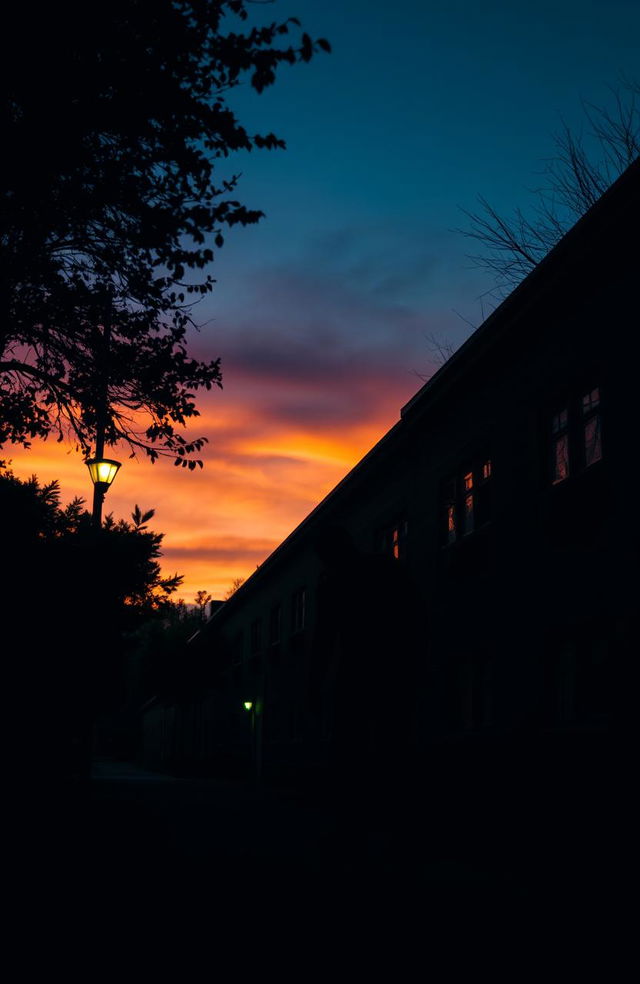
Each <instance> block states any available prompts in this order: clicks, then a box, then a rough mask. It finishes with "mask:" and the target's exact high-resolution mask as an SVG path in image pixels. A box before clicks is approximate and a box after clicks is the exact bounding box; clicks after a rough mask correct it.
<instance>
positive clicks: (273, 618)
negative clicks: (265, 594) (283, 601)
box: [269, 605, 282, 646]
mask: <svg viewBox="0 0 640 984" xmlns="http://www.w3.org/2000/svg"><path fill="white" fill-rule="evenodd" d="M281 635H282V605H274V606H273V608H272V609H271V611H270V613H269V645H270V646H277V644H278V643H279V642H280V637H281Z"/></svg>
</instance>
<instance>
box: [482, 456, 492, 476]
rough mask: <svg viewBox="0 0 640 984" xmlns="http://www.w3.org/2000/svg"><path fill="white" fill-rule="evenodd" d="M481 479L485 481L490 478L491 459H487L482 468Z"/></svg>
mask: <svg viewBox="0 0 640 984" xmlns="http://www.w3.org/2000/svg"><path fill="white" fill-rule="evenodd" d="M482 478H483V479H484V480H485V481H486V480H487V479H488V478H491V459H490V458H488V459H487V461H485V463H484V464H483V466H482Z"/></svg>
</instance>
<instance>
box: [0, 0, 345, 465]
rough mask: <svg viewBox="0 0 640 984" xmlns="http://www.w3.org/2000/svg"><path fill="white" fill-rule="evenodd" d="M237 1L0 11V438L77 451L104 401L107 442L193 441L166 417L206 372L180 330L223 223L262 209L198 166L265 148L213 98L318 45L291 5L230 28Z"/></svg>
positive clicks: (125, 0)
mask: <svg viewBox="0 0 640 984" xmlns="http://www.w3.org/2000/svg"><path fill="white" fill-rule="evenodd" d="M249 9H250V3H249V2H247V0H179V2H175V3H158V2H156V0H111V2H110V3H109V4H103V5H101V6H99V7H97V8H96V7H93V8H91V11H89V8H87V6H86V4H85V3H80V2H79V0H61V2H59V3H56V4H45V5H41V6H39V7H38V9H37V12H35V11H34V9H33V8H32V6H31V5H29V4H22V5H16V6H15V7H12V8H11V10H10V11H9V12H7V14H6V16H5V21H4V24H3V32H2V36H3V42H2V50H1V55H2V65H3V69H4V78H5V86H4V93H5V95H4V99H3V102H2V111H1V113H2V115H1V116H0V133H1V136H2V145H3V173H4V180H3V183H2V187H1V189H0V191H1V194H2V210H1V212H2V219H1V220H0V221H1V224H0V446H2V444H3V443H5V442H10V443H11V442H12V443H17V444H21V445H23V446H25V447H28V446H29V443H30V440H31V439H32V438H34V437H46V436H47V435H48V434H50V433H54V434H56V435H57V436H58V439H60V440H62V439H63V438H64V437H66V436H71V437H73V438H74V439H75V441H76V443H77V446H78V447H79V448H80V449H81V450H82V451H83V452H84V453H85V454H86V453H88V452H89V451H90V449H91V444H92V436H93V434H94V433H95V428H96V422H97V418H98V417H99V416H100V415H101V407H102V406H103V405H104V404H106V407H105V410H106V432H105V439H106V442H107V443H108V444H112V445H113V444H115V443H117V442H118V441H119V440H124V441H126V442H128V444H129V446H130V448H131V450H132V451H135V450H136V449H143V450H144V452H145V453H146V454H147V455H148V456H149V458H150V459H151V460H152V461H153V460H155V459H156V458H157V456H158V455H159V454H166V455H170V456H172V457H174V459H175V461H176V464H182V465H184V466H185V467H190V468H194V467H195V465H196V461H195V460H194V459H193V455H194V454H197V452H198V451H200V450H201V448H202V446H203V444H204V438H196V439H193V440H186V439H185V438H184V437H183V436H182V435H181V434H180V433H179V432H178V430H179V429H180V428H182V427H184V426H185V425H187V424H188V423H189V422H190V421H191V419H192V418H194V417H196V416H197V415H198V411H197V409H196V404H195V393H196V392H197V391H198V390H200V389H202V388H205V389H211V387H213V386H219V385H220V384H221V372H220V363H219V360H217V359H215V360H212V361H208V362H207V361H198V360H197V359H193V358H191V357H190V356H189V355H188V352H187V338H186V333H187V329H188V328H189V327H190V326H193V325H194V324H195V322H194V312H193V307H194V304H195V303H196V301H197V300H198V299H200V298H202V297H203V295H206V294H207V293H208V292H209V291H211V289H212V286H213V282H214V281H213V278H212V275H211V273H210V264H211V262H212V260H213V256H214V247H217V248H219V247H220V246H222V244H223V233H224V230H225V228H227V227H232V226H235V225H247V224H250V223H254V222H257V221H258V220H259V219H260V218H261V216H262V213H261V212H260V211H259V210H257V209H251V208H248V207H247V206H245V205H243V204H242V203H241V202H240V201H238V200H237V198H236V185H237V181H238V174H237V173H236V172H235V171H234V170H233V169H232V168H231V167H230V168H229V169H228V170H226V171H224V172H222V173H218V167H219V164H220V163H221V162H223V161H225V160H228V159H229V157H230V156H231V155H233V154H236V153H237V152H238V151H250V150H252V149H255V148H268V149H273V148H278V147H284V142H283V141H282V140H281V139H280V138H278V137H276V136H275V135H274V134H273V133H262V134H250V133H248V132H247V131H246V130H245V128H244V127H243V126H242V125H241V123H240V122H239V121H238V119H237V118H236V116H235V114H234V113H233V111H232V110H231V109H230V108H229V106H228V105H227V102H226V97H227V94H228V93H229V91H230V90H232V89H233V88H235V87H236V86H238V85H239V84H240V83H241V82H243V81H248V83H249V84H250V85H251V86H252V87H253V88H254V89H256V90H257V91H258V92H261V91H262V90H263V89H264V88H266V87H267V86H269V85H271V84H272V83H273V82H274V81H275V78H276V72H277V70H278V68H279V67H280V66H281V65H282V64H292V63H295V62H300V61H302V62H308V61H309V60H310V59H311V57H312V56H313V54H314V52H316V51H317V50H318V49H325V50H328V45H327V43H326V42H325V41H324V40H318V41H313V40H312V39H311V38H310V37H309V36H308V35H307V34H305V33H302V32H301V30H300V25H299V23H298V22H297V21H296V20H295V19H293V18H290V19H289V20H287V21H283V22H282V23H272V24H270V25H268V26H266V27H260V28H258V27H253V28H250V27H248V26H247V22H248V10H249ZM290 32H294V33H295V35H296V38H297V40H296V43H295V44H293V43H291V42H290V41H289V33H290ZM105 326H108V328H109V335H110V340H109V345H108V346H106V345H104V344H103V340H104V336H105V335H106V334H107V332H106V331H105ZM105 384H106V386H107V392H106V399H105V392H104V388H105Z"/></svg>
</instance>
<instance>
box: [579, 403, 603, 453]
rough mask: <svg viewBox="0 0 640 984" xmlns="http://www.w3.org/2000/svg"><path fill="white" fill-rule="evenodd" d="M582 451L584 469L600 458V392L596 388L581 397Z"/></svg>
mask: <svg viewBox="0 0 640 984" xmlns="http://www.w3.org/2000/svg"><path fill="white" fill-rule="evenodd" d="M582 451H583V456H584V467H585V468H589V467H590V465H595V463H596V461H600V459H601V458H602V437H601V433H600V390H599V388H597V387H596V389H593V390H591V392H589V393H585V394H584V396H583V397H582Z"/></svg>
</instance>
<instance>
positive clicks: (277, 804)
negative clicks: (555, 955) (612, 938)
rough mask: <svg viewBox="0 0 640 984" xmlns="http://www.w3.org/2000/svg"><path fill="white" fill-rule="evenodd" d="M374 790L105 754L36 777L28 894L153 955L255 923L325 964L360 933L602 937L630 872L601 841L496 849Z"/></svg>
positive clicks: (68, 924)
mask: <svg viewBox="0 0 640 984" xmlns="http://www.w3.org/2000/svg"><path fill="white" fill-rule="evenodd" d="M376 795H377V796H378V798H379V802H380V804H382V802H383V800H384V794H383V791H382V790H380V791H379V793H376V791H375V790H374V791H373V795H372V803H371V804H370V807H369V809H368V812H367V814H366V817H364V818H363V816H362V815H359V816H356V817H354V816H353V815H345V814H344V811H342V810H341V808H340V806H339V804H336V803H330V802H328V801H327V802H324V803H323V802H318V801H317V799H316V801H314V798H313V796H311V797H310V796H309V795H304V796H303V795H302V794H301V793H300V792H299V791H296V790H293V789H283V788H281V789H279V790H273V789H257V788H256V787H255V785H253V784H251V783H246V782H240V781H222V780H211V779H207V780H202V779H174V778H171V777H166V776H159V775H156V774H152V773H148V772H144V771H142V770H139V769H137V768H136V767H135V766H132V765H128V764H124V763H118V762H111V761H107V760H101V761H96V762H94V765H93V773H92V779H91V781H90V782H89V783H87V784H85V786H83V787H82V786H78V785H76V786H69V785H64V786H58V787H56V786H55V785H54V786H52V785H49V786H48V787H47V788H46V789H44V788H43V789H42V790H39V791H37V792H36V794H35V796H34V803H33V807H32V809H31V811H30V822H31V826H30V827H28V828H27V829H26V830H24V831H23V832H22V833H23V835H24V834H25V833H26V834H27V837H26V840H27V841H28V843H29V844H30V845H31V847H30V848H29V849H28V850H27V851H25V853H24V856H22V857H20V855H18V856H17V858H16V859H15V860H17V862H18V868H19V888H18V892H17V898H18V899H19V900H20V901H19V906H20V905H21V906H22V907H23V909H22V911H23V912H24V914H25V918H26V920H27V923H28V922H29V921H30V920H31V919H40V920H42V919H44V921H45V923H46V925H47V926H48V927H49V928H52V929H53V930H54V934H55V935H57V937H58V939H60V934H61V933H71V934H72V936H73V935H74V934H75V935H78V936H79V937H80V938H84V937H85V936H86V934H87V933H90V934H91V935H93V934H94V933H95V932H96V931H98V934H100V933H102V934H103V935H104V934H107V936H108V937H109V938H112V937H113V933H114V932H115V933H116V937H117V938H118V939H121V937H122V934H123V933H124V934H130V933H133V934H134V935H135V936H136V938H137V941H138V944H139V943H140V940H143V941H145V940H146V941H147V944H148V945H149V946H150V947H151V949H152V951H153V953H154V956H155V957H157V955H158V947H159V946H160V947H163V946H165V945H168V944H169V943H170V942H172V943H173V942H175V941H176V940H177V939H185V938H188V939H190V940H191V944H192V945H194V946H201V945H208V944H213V943H214V942H215V945H216V946H223V947H226V946H230V945H231V944H230V940H232V939H233V940H236V939H238V940H240V941H241V942H239V943H237V944H235V943H234V946H239V947H240V949H239V950H237V953H238V955H239V954H240V953H244V952H245V950H246V947H247V946H249V947H251V946H253V945H254V943H255V941H256V938H257V936H256V934H260V935H261V936H264V937H265V938H266V939H267V940H269V941H270V942H269V945H270V946H272V945H273V944H274V942H276V943H277V941H280V943H279V944H278V945H282V946H284V947H285V949H286V950H287V952H289V951H290V950H291V948H292V947H295V946H297V945H299V944H300V942H301V940H306V941H307V942H306V944H305V949H306V952H307V956H308V957H309V954H313V957H312V958H311V957H309V959H311V962H312V964H315V962H316V961H320V960H323V959H325V958H327V956H328V954H329V953H331V952H333V950H334V949H336V948H338V949H343V948H344V946H347V945H348V947H349V948H350V950H351V951H353V950H354V948H355V950H356V951H358V952H359V953H360V958H361V959H362V960H364V961H370V960H372V959H373V960H375V959H377V958H376V957H375V954H376V953H377V952H378V947H385V948H387V949H388V948H391V949H392V950H395V952H396V956H398V950H397V947H398V945H399V943H400V947H401V949H402V951H403V952H405V950H406V952H407V953H408V952H409V951H411V952H413V951H414V950H418V951H419V950H420V949H421V948H423V947H426V946H430V945H431V944H432V943H433V942H434V941H438V939H439V937H440V935H441V933H443V932H447V933H453V935H454V936H457V937H458V943H457V944H456V946H458V947H460V946H462V950H463V951H464V949H465V947H466V946H467V942H468V941H469V939H470V937H469V932H470V931H473V932H476V931H477V932H478V933H479V935H480V937H482V938H483V939H484V944H488V945H494V946H497V947H498V950H502V949H503V948H504V947H505V945H506V944H507V943H508V942H512V941H513V939H514V933H515V934H521V933H526V934H527V935H529V934H533V936H534V937H535V941H536V942H535V944H534V947H535V948H536V950H537V951H539V950H540V948H541V947H542V946H544V945H546V943H547V942H548V941H549V940H552V939H557V938H562V939H564V941H565V943H566V940H567V938H568V933H569V924H570V922H571V923H574V922H576V923H577V924H578V925H579V927H580V928H579V934H580V935H579V937H578V939H579V945H580V948H581V951H582V952H583V953H584V951H585V948H590V947H591V946H592V945H594V944H596V943H598V939H595V938H592V937H591V934H590V931H589V929H588V927H589V926H593V925H596V926H598V927H599V936H601V935H602V933H601V930H602V926H603V918H604V917H605V915H606V914H607V913H608V912H609V911H610V910H611V906H612V905H615V904H616V894H615V893H616V891H617V885H618V881H619V879H618V878H617V877H616V876H615V872H612V870H611V868H610V866H609V865H608V863H605V861H603V856H602V852H600V854H599V856H598V858H597V859H596V858H595V853H594V852H593V851H592V852H591V856H588V852H587V854H585V852H584V850H583V849H582V848H580V849H579V850H574V851H569V852H563V851H557V852H556V853H555V854H554V855H553V857H546V859H545V858H544V857H543V854H544V852H542V851H540V850H536V845H535V843H533V841H532V842H531V843H530V844H527V843H525V842H520V843H510V844H508V845H507V846H506V847H504V849H499V845H498V844H497V843H496V839H492V842H489V841H488V842H487V847H486V850H483V848H482V845H479V844H478V838H475V839H474V838H472V837H471V836H469V838H468V839H467V841H466V842H465V838H464V830H465V829H466V827H468V825H466V827H465V825H464V824H463V825H462V826H461V827H458V829H456V830H454V829H453V828H452V829H451V830H450V831H449V832H447V831H446V830H443V829H440V830H436V829H435V828H434V827H433V825H431V826H430V825H429V823H428V822H427V821H426V820H425V817H424V816H423V815H418V814H417V813H416V814H414V815H413V816H411V817H409V816H406V815H404V816H401V815H400V812H399V811H395V813H394V811H393V810H391V811H389V810H388V809H382V808H381V809H379V810H376V806H375V801H376ZM468 829H470V828H468ZM461 831H462V833H461ZM529 835H530V836H533V834H532V832H529ZM24 839H25V838H24V836H23V840H24ZM499 840H500V838H497V841H499ZM185 934H186V935H185ZM341 941H342V942H341ZM358 941H360V942H359V943H358ZM465 941H467V942H465ZM492 941H493V943H492ZM309 947H310V948H311V949H309ZM576 955H577V954H576V953H575V952H574V957H575V956H576ZM307 976H308V975H307V973H306V972H305V973H303V974H302V977H303V979H305V980H306V977H307Z"/></svg>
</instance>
